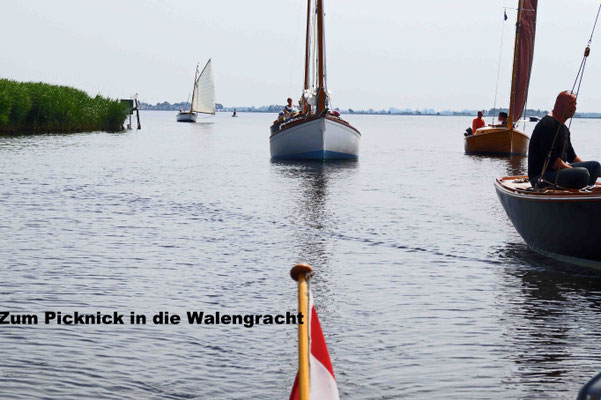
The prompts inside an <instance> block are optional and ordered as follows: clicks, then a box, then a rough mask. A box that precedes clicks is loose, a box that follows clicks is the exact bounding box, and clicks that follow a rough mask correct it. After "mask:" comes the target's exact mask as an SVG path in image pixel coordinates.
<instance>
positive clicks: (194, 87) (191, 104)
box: [190, 64, 198, 112]
mask: <svg viewBox="0 0 601 400" xmlns="http://www.w3.org/2000/svg"><path fill="white" fill-rule="evenodd" d="M197 75H198V64H196V72H194V85H192V101H191V102H190V112H192V106H193V104H194V94H195V92H196V78H197Z"/></svg>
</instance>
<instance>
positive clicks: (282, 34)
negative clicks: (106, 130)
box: [0, 0, 601, 112]
mask: <svg viewBox="0 0 601 400" xmlns="http://www.w3.org/2000/svg"><path fill="white" fill-rule="evenodd" d="M516 4H517V1H508V0H455V1H445V0H421V1H405V0H370V1H364V0H363V1H361V0H326V1H325V9H326V42H327V68H328V86H329V89H330V91H331V92H332V96H333V105H334V106H337V107H340V108H349V107H350V108H359V109H361V108H363V109H365V108H370V107H371V108H374V109H382V108H385V109H387V108H388V107H397V108H420V109H421V108H434V109H437V110H444V109H456V110H458V109H476V108H486V109H487V108H490V107H492V106H493V104H494V100H495V99H494V97H495V85H496V82H497V66H498V62H499V54H500V51H499V49H500V47H501V38H503V51H502V57H501V74H500V80H499V89H498V95H497V106H505V107H507V106H508V104H507V103H508V98H509V90H510V74H511V63H512V54H513V39H514V30H515V25H514V24H515V17H516V11H515V7H516ZM305 7H306V2H305V1H304V0H218V1H205V0H178V1H166V0H145V1H142V0H127V1H125V0H103V1H87V0H53V1H48V0H1V2H0V14H1V15H2V23H1V24H0V35H1V37H2V38H3V45H2V50H1V51H0V77H2V78H10V79H16V80H22V81H44V82H49V83H56V84H64V85H70V86H75V87H77V88H80V89H83V90H85V91H87V92H88V93H90V94H92V95H95V94H98V93H100V94H102V95H105V96H109V97H128V96H129V95H130V94H131V93H134V92H139V94H140V99H141V100H142V101H146V102H149V103H156V102H159V101H169V102H178V101H183V100H186V99H187V97H188V95H189V93H190V90H191V86H192V79H193V74H194V69H195V65H196V63H197V62H200V63H201V64H204V63H205V62H206V61H207V59H209V58H212V60H213V71H214V74H215V88H216V100H217V102H219V103H222V104H223V105H225V106H241V105H255V106H260V105H268V104H283V103H284V102H285V98H286V97H288V96H291V97H293V98H296V97H298V96H299V95H300V91H301V87H302V82H303V81H302V80H303V57H304V29H305V18H306V16H305ZM503 7H508V8H511V9H508V11H507V14H508V16H509V19H508V20H507V21H506V22H505V23H504V22H503ZM598 7H599V1H598V0H569V1H567V0H539V10H538V21H537V37H536V49H535V54H534V67H533V73H532V79H531V83H530V94H529V98H528V107H529V108H546V109H548V108H550V107H551V106H552V103H553V101H554V98H555V95H556V94H557V93H558V92H559V91H561V90H564V89H568V88H570V87H571V86H572V82H573V80H574V78H575V74H576V71H577V69H578V66H579V64H580V61H581V58H582V53H583V50H584V47H585V46H586V43H587V41H588V38H589V36H590V33H591V30H592V27H593V22H594V18H595V14H596V12H597V8H598ZM599 30H601V27H600V28H599ZM502 33H503V34H502ZM599 35H601V32H597V33H596V37H595V38H594V39H593V45H592V51H591V56H590V57H589V60H588V64H587V70H586V74H585V77H584V83H583V88H582V90H581V95H580V97H579V100H578V105H579V111H598V112H601V73H600V72H601V36H599Z"/></svg>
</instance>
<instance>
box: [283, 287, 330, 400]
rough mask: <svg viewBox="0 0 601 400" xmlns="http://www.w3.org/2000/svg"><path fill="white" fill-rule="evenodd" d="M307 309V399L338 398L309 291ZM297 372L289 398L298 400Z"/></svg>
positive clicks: (326, 350)
mask: <svg viewBox="0 0 601 400" xmlns="http://www.w3.org/2000/svg"><path fill="white" fill-rule="evenodd" d="M309 309H310V310H311V318H309V327H308V328H309V348H310V349H311V350H310V356H309V400H339V397H338V386H336V378H334V369H333V368H332V362H331V361H330V355H329V354H328V348H327V347H326V340H325V339H324V337H323V332H322V331H321V326H320V325H319V318H317V312H316V311H315V306H314V305H313V296H312V295H311V293H310V292H309ZM298 398H299V389H298V373H297V374H296V379H295V380H294V385H293V386H292V393H290V400H298Z"/></svg>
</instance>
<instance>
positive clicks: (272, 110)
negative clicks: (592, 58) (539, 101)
mask: <svg viewBox="0 0 601 400" xmlns="http://www.w3.org/2000/svg"><path fill="white" fill-rule="evenodd" d="M167 104H168V105H167ZM167 104H165V103H159V104H157V105H156V106H152V105H150V104H147V103H143V102H141V103H140V110H145V111H179V110H180V109H184V110H186V109H190V104H186V103H177V104H173V105H172V104H169V103H167ZM217 106H218V107H217V110H216V112H218V113H232V112H234V110H236V113H266V114H277V113H279V112H280V111H281V110H282V109H283V108H284V106H276V105H271V106H262V107H223V106H221V105H220V104H218V105H217ZM219 106H221V108H219ZM335 110H337V111H339V112H340V113H341V114H346V115H392V116H425V117H472V116H473V117H475V116H476V115H477V114H478V110H465V111H446V110H445V111H433V110H428V111H420V110H414V111H406V110H399V111H397V110H395V111H391V110H380V111H376V110H350V109H348V110H344V109H339V108H335ZM501 111H504V112H507V109H506V108H499V109H494V108H493V109H491V110H488V111H487V112H486V113H485V114H484V117H485V118H491V117H492V118H494V117H496V116H497V115H498V114H499V112H501ZM526 111H527V112H525V113H524V116H523V117H522V118H528V117H539V118H542V117H544V116H545V115H547V114H548V113H549V111H547V110H531V109H528V110H526ZM574 118H591V119H600V118H601V113H576V114H575V115H574Z"/></svg>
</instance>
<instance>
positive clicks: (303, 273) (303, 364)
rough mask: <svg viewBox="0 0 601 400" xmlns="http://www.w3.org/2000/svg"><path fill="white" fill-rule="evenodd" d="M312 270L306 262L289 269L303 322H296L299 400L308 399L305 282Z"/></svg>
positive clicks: (307, 331) (307, 321)
mask: <svg viewBox="0 0 601 400" xmlns="http://www.w3.org/2000/svg"><path fill="white" fill-rule="evenodd" d="M312 272H313V268H311V266H310V265H308V264H298V265H295V266H294V267H292V269H291V270H290V276H292V279H294V280H295V281H297V282H298V312H299V313H302V314H303V317H304V318H303V323H302V324H298V388H299V400H309V329H308V326H309V318H310V315H309V313H310V312H311V310H309V309H308V299H307V297H308V296H307V294H308V290H307V282H308V280H309V278H310V276H311V273H312Z"/></svg>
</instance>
